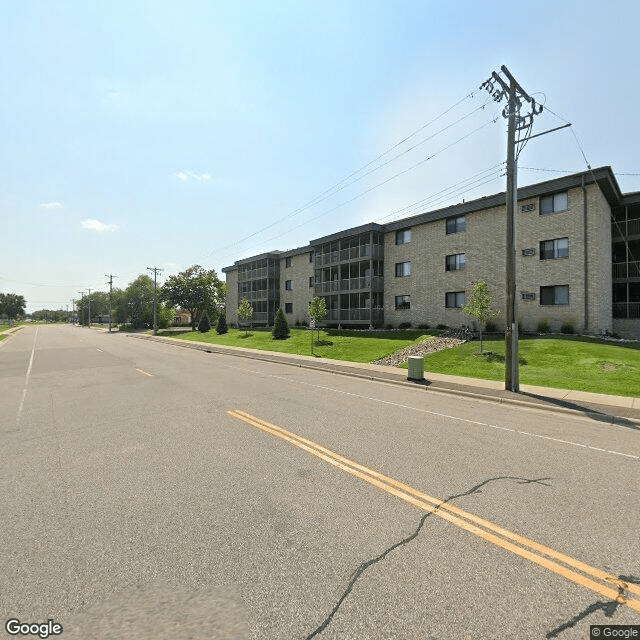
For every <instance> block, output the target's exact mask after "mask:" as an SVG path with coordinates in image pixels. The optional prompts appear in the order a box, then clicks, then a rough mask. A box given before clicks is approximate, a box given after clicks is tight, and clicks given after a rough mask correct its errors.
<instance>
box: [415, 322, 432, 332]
mask: <svg viewBox="0 0 640 640" xmlns="http://www.w3.org/2000/svg"><path fill="white" fill-rule="evenodd" d="M418 329H420V331H429V329H430V327H429V325H428V324H426V323H422V324H419V325H418Z"/></svg>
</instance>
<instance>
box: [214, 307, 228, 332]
mask: <svg viewBox="0 0 640 640" xmlns="http://www.w3.org/2000/svg"><path fill="white" fill-rule="evenodd" d="M227 331H229V329H228V328H227V318H226V316H225V313H224V311H221V312H220V315H219V316H218V324H216V333H217V334H218V335H222V334H223V333H227Z"/></svg>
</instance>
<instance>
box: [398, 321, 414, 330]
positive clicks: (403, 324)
mask: <svg viewBox="0 0 640 640" xmlns="http://www.w3.org/2000/svg"><path fill="white" fill-rule="evenodd" d="M398 329H411V323H410V322H401V323H400V324H399V325H398Z"/></svg>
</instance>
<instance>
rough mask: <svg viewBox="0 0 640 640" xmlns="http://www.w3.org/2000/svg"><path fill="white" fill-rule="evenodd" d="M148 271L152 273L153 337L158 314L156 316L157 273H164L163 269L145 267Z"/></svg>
mask: <svg viewBox="0 0 640 640" xmlns="http://www.w3.org/2000/svg"><path fill="white" fill-rule="evenodd" d="M147 269H148V270H149V271H153V335H156V334H157V333H158V314H157V306H158V284H157V277H158V271H164V269H159V268H158V267H147Z"/></svg>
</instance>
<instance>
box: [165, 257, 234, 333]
mask: <svg viewBox="0 0 640 640" xmlns="http://www.w3.org/2000/svg"><path fill="white" fill-rule="evenodd" d="M224 294H225V287H224V283H223V282H221V281H220V279H219V278H218V276H217V275H216V272H215V271H214V270H213V269H211V270H210V271H207V270H206V269H203V268H202V267H201V266H200V265H199V264H195V265H193V266H192V267H189V268H188V269H185V270H184V271H181V272H180V273H179V274H178V275H175V276H169V277H168V278H167V281H166V282H165V283H164V284H163V285H162V287H161V288H160V299H161V300H163V301H164V302H166V303H167V304H168V305H169V306H170V307H182V308H183V309H186V310H187V311H188V312H189V313H190V314H191V330H192V331H195V330H196V322H197V320H198V319H199V318H200V316H201V315H202V313H204V312H205V311H206V312H207V313H208V314H209V316H210V317H211V318H213V319H214V320H215V319H216V318H217V316H218V309H217V307H218V304H219V303H220V300H221V299H224Z"/></svg>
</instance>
